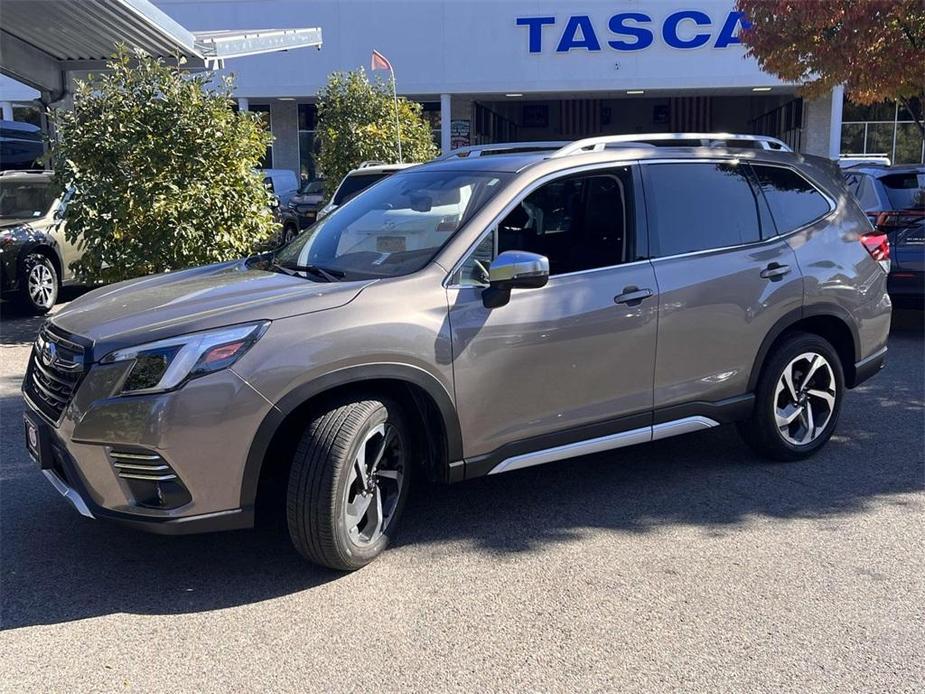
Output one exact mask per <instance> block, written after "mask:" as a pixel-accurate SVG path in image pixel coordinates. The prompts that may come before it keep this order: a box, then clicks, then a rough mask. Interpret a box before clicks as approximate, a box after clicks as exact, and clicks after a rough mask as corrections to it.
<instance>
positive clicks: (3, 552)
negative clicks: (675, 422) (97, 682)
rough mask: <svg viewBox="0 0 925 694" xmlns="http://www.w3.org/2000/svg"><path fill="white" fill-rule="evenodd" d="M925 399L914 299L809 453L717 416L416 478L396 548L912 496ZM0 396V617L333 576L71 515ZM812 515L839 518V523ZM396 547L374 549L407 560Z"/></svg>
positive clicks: (440, 549) (918, 475)
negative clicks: (625, 444)
mask: <svg viewBox="0 0 925 694" xmlns="http://www.w3.org/2000/svg"><path fill="white" fill-rule="evenodd" d="M3 385H4V386H6V385H8V384H6V383H4V384H3ZM7 392H9V391H7ZM923 397H925V396H923V360H922V314H921V313H917V314H916V315H911V316H900V317H899V320H897V322H896V329H895V330H894V333H893V335H892V337H891V352H890V360H889V366H888V368H887V369H886V370H885V371H884V372H883V373H882V374H880V375H879V376H878V377H877V378H875V379H873V380H871V381H869V382H868V383H866V384H863V385H862V386H861V387H859V388H858V389H856V390H854V391H853V392H852V393H851V394H849V396H848V398H847V400H846V402H845V407H844V409H843V413H842V419H841V422H840V424H839V429H838V433H837V435H836V437H834V438H833V440H832V441H831V442H830V444H829V445H828V446H827V447H826V448H825V449H824V450H823V451H822V452H821V453H820V454H819V455H818V456H816V457H815V458H814V459H812V460H809V461H805V462H801V463H793V464H771V463H765V462H763V461H760V460H758V459H757V458H756V457H755V456H754V455H753V454H752V453H751V452H750V451H749V450H748V449H747V448H745V446H744V445H743V444H741V443H740V442H739V439H738V438H737V437H736V436H735V433H734V430H733V429H732V428H731V427H723V428H720V429H716V430H711V431H708V432H704V433H701V434H694V435H690V436H687V437H681V438H677V439H669V440H666V441H661V442H657V443H654V444H650V445H647V446H640V447H636V448H631V449H624V450H622V451H616V452H611V453H607V454H599V455H596V456H591V457H586V458H583V459H575V460H572V461H563V462H561V463H557V464H551V465H547V466H542V467H539V468H533V469H526V470H522V471H518V472H513V473H508V474H506V475H499V476H497V477H489V478H484V479H480V480H475V481H472V482H469V483H464V484H461V485H456V486H452V487H436V486H428V485H425V484H418V485H417V486H416V489H415V492H414V495H413V497H412V499H411V502H410V503H409V506H408V508H407V510H406V515H405V518H404V520H403V524H402V525H403V534H402V536H401V537H400V542H399V546H403V547H406V548H408V549H409V550H411V551H414V550H415V548H417V549H420V548H426V549H425V551H424V556H428V555H429V554H430V553H431V551H432V552H433V553H435V554H447V553H456V554H464V553H478V554H489V555H494V554H497V555H505V554H510V553H518V552H531V551H538V550H540V549H542V547H543V546H546V545H549V544H552V543H562V542H572V541H577V540H578V538H580V536H581V534H582V533H583V532H584V531H585V530H586V529H589V528H594V529H606V530H608V531H611V532H612V533H613V539H612V541H613V542H614V543H618V542H620V536H621V534H623V533H646V532H659V531H663V530H665V529H666V528H669V527H671V526H673V525H684V526H697V527H700V528H702V530H703V532H705V533H709V534H711V535H722V534H725V533H730V532H735V531H736V526H740V525H742V524H744V523H746V522H756V521H757V522H761V521H767V520H771V521H774V520H776V519H801V518H811V519H823V520H825V519H832V520H833V521H834V520H835V519H840V518H850V517H851V516H852V515H854V514H859V513H862V512H864V511H865V510H866V509H868V508H869V507H870V506H872V505H875V504H877V505H880V504H902V505H907V504H910V503H916V502H914V501H910V500H908V498H891V497H894V496H895V495H900V494H908V493H910V492H915V491H919V490H921V489H922V487H923V470H922V465H923V405H925V403H923ZM0 408H2V414H3V416H2V421H0V431H2V440H3V441H4V446H5V449H4V450H5V454H4V457H3V460H2V462H0V480H2V484H3V488H2V492H3V495H2V501H3V503H2V505H0V514H2V516H0V529H2V543H0V544H2V546H0V559H2V587H0V595H2V603H3V604H2V628H5V629H12V628H17V627H23V626H27V625H34V624H53V623H59V622H66V621H71V620H78V619H86V618H89V617H95V616H99V615H107V614H112V613H118V612H127V613H138V614H180V613H192V612H201V611H207V610H214V609H220V608H226V607H233V606H237V605H243V604H249V603H253V602H258V601H261V600H267V599H271V598H274V597H278V596H282V595H288V594H291V593H295V592H298V591H302V590H306V589H310V588H313V587H316V586H319V585H321V584H323V583H325V582H327V581H331V580H334V579H336V578H338V577H339V574H336V573H332V572H329V571H326V570H322V569H319V568H317V567H314V566H312V565H309V564H307V563H305V562H304V561H303V560H301V559H300V558H299V557H298V556H297V555H296V553H295V552H294V550H293V549H292V548H291V546H290V544H289V542H288V539H287V538H286V536H285V534H284V532H282V531H281V529H280V530H255V531H241V532H234V533H224V534H215V535H205V536H192V537H174V538H170V537H158V536H153V535H146V534H141V533H137V532H133V531H129V530H124V529H121V528H118V527H115V526H111V525H108V524H104V523H100V522H94V521H91V520H87V519H84V518H81V517H79V516H78V515H77V514H76V512H74V511H73V510H72V509H71V508H70V507H69V506H68V505H67V503H66V502H65V501H64V500H63V499H61V498H59V497H58V496H57V494H56V493H55V492H54V491H53V490H52V489H51V488H50V487H49V486H48V485H47V484H46V482H45V480H44V479H43V478H42V477H41V475H40V474H39V473H38V471H37V470H35V469H34V467H33V465H32V463H31V462H30V461H29V460H28V459H27V457H26V454H25V451H24V449H23V446H22V443H21V438H22V434H21V431H20V426H21V424H20V420H19V413H20V411H21V401H20V400H19V398H18V397H15V396H10V397H6V398H3V399H0ZM819 528H820V531H821V532H826V531H829V532H833V533H837V532H838V524H837V523H835V522H831V523H821V524H820V525H819ZM409 556H412V555H409ZM420 556H421V555H420V554H417V555H413V559H412V561H413V560H414V559H417V560H420ZM392 557H394V558H393V559H390V557H389V555H386V557H385V558H384V559H383V560H381V561H386V562H388V561H403V560H405V559H404V555H403V554H402V553H401V552H398V553H396V554H394V555H392Z"/></svg>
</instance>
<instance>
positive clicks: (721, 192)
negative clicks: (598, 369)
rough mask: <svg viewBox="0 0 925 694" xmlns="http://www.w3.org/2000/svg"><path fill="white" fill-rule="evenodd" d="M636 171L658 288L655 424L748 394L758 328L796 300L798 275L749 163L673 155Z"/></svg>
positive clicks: (764, 330)
mask: <svg viewBox="0 0 925 694" xmlns="http://www.w3.org/2000/svg"><path fill="white" fill-rule="evenodd" d="M642 169H643V172H644V183H645V194H646V207H647V212H648V217H649V235H650V236H649V239H650V248H651V250H650V252H651V255H652V258H653V261H652V262H653V266H654V268H655V275H656V279H657V282H658V289H659V326H658V349H657V357H656V363H655V387H654V406H655V410H656V418H655V422H656V423H659V422H662V421H670V420H673V419H680V418H682V417H685V416H688V415H690V414H705V413H706V412H707V411H713V410H715V409H716V404H717V403H720V404H726V403H722V401H725V400H727V399H730V398H736V397H737V396H741V395H743V394H745V393H746V392H747V391H748V381H749V376H750V373H751V370H752V366H753V364H754V361H755V357H756V355H757V354H758V350H759V348H760V346H761V343H762V341H763V340H764V338H765V336H766V335H767V334H768V332H769V331H770V330H771V327H772V326H773V325H774V324H775V323H776V322H777V321H778V320H779V319H780V318H782V317H783V316H785V315H786V314H787V313H789V312H791V311H794V310H797V309H799V308H800V307H801V305H802V300H803V282H802V277H801V274H800V270H799V268H798V266H797V262H796V258H795V256H794V253H793V251H792V250H791V248H790V247H789V245H788V244H787V243H786V242H785V241H784V240H782V239H781V238H779V237H778V235H777V233H776V229H775V226H774V223H773V221H772V219H771V217H770V214H769V211H768V208H767V205H766V202H765V200H764V197H763V195H762V194H761V191H760V190H759V189H758V186H757V184H756V183H755V181H754V178H753V175H752V173H751V171H750V169H749V167H748V165H747V164H740V163H738V162H737V160H734V159H730V160H714V161H705V160H679V161H673V162H651V163H645V164H643V166H642ZM692 403H699V404H696V405H693V406H692ZM704 403H705V404H704Z"/></svg>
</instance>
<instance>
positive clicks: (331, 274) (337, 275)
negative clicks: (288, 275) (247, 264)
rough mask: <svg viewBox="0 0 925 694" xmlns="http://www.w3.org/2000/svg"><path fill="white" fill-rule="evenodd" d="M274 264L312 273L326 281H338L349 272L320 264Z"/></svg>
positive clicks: (287, 268) (283, 267)
mask: <svg viewBox="0 0 925 694" xmlns="http://www.w3.org/2000/svg"><path fill="white" fill-rule="evenodd" d="M273 265H274V266H275V267H278V268H282V269H283V270H292V271H293V272H307V273H308V274H310V275H314V276H315V277H320V278H322V279H323V280H324V281H325V282H337V281H338V280H342V279H344V277H345V276H346V274H347V273H345V272H343V271H342V270H334V269H333V268H324V267H321V266H320V265H288V264H284V263H278V262H276V261H274V262H273Z"/></svg>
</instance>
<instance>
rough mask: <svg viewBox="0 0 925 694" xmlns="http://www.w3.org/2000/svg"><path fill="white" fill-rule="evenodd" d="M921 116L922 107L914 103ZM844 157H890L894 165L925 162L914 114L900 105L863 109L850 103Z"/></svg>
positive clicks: (844, 123)
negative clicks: (859, 155) (913, 119)
mask: <svg viewBox="0 0 925 694" xmlns="http://www.w3.org/2000/svg"><path fill="white" fill-rule="evenodd" d="M910 108H911V109H912V110H913V111H914V112H915V113H918V112H919V111H921V109H922V104H921V103H920V102H919V100H918V99H911V100H910ZM841 152H842V154H870V155H876V154H879V155H886V156H888V157H889V158H890V160H891V161H892V162H893V163H894V164H920V163H923V162H925V152H923V150H922V132H921V131H920V130H919V128H918V126H917V125H916V124H915V123H914V122H912V116H911V114H910V112H909V111H908V110H907V109H906V108H905V107H904V106H901V105H900V104H898V103H897V102H884V103H882V104H873V105H871V106H859V105H857V104H852V103H851V102H849V101H846V102H845V104H844V109H843V113H842V129H841Z"/></svg>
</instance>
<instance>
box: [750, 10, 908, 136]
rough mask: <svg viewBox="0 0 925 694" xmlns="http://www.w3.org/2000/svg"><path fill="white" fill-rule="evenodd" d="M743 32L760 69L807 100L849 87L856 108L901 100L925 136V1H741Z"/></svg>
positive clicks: (848, 92)
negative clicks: (795, 86) (793, 85)
mask: <svg viewBox="0 0 925 694" xmlns="http://www.w3.org/2000/svg"><path fill="white" fill-rule="evenodd" d="M737 5H738V9H739V10H741V11H742V12H744V13H745V16H746V17H747V18H748V20H749V21H750V22H751V27H749V28H748V29H745V30H744V31H743V32H742V41H743V43H744V44H745V45H746V46H747V48H748V53H749V55H752V56H754V57H755V58H756V59H757V60H758V64H759V65H760V66H761V68H762V69H763V70H765V71H766V72H769V73H771V74H774V75H777V76H778V77H779V78H781V79H783V80H787V81H788V82H798V83H801V84H802V85H803V92H804V94H805V95H806V96H808V97H816V96H820V95H822V94H824V93H826V92H828V91H829V90H831V89H832V88H833V87H835V86H837V85H839V84H844V85H845V90H846V93H847V95H848V97H849V98H850V99H851V100H852V101H853V102H855V103H858V104H863V105H869V104H874V103H878V102H880V101H886V100H892V99H897V100H899V102H900V103H902V105H903V106H905V108H906V110H907V111H909V113H911V114H912V116H913V118H914V119H915V121H916V125H918V127H919V129H920V130H921V131H922V134H923V136H925V123H923V118H922V111H921V109H913V108H912V104H911V102H910V100H911V99H912V98H914V97H918V99H919V104H920V105H921V106H923V107H925V2H923V1H922V0H828V1H826V2H823V1H822V0H738V1H737Z"/></svg>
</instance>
